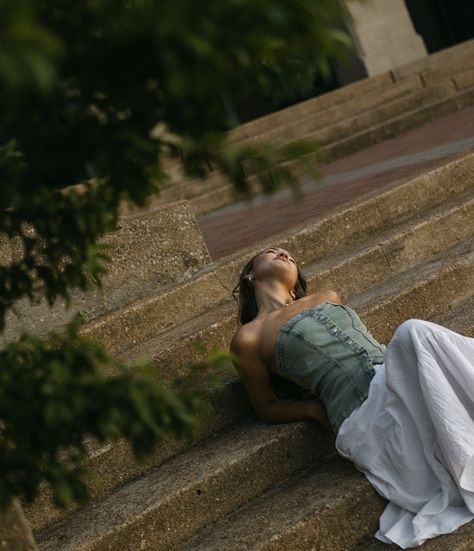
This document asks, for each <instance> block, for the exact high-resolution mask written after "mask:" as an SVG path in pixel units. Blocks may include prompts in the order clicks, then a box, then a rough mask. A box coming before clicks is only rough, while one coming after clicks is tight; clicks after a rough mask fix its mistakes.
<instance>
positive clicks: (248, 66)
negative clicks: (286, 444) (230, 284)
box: [0, 0, 348, 507]
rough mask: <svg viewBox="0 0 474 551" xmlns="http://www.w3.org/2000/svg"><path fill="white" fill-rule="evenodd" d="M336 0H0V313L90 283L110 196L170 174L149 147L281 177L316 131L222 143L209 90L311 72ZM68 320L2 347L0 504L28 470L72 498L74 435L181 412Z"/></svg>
mask: <svg viewBox="0 0 474 551" xmlns="http://www.w3.org/2000/svg"><path fill="white" fill-rule="evenodd" d="M343 15H344V9H343V7H342V3H340V2H339V1H338V0H317V1H316V0H293V1H292V2H291V3H290V2H287V0H220V1H219V2H195V1H193V0H159V1H158V0H87V1H84V2H64V1H62V0H4V1H3V2H2V3H1V4H0V94H1V97H2V109H1V110H0V214H1V215H0V238H2V239H0V243H2V241H4V240H5V238H6V240H7V243H8V244H9V245H12V252H11V255H10V260H8V261H4V262H3V263H2V264H0V331H3V329H4V323H5V316H6V314H7V312H8V310H9V309H11V308H12V307H13V306H14V304H15V303H16V302H17V301H18V300H20V299H21V298H23V297H28V298H29V300H30V301H31V302H34V301H36V300H38V299H39V298H40V297H46V298H47V300H48V302H49V304H51V305H53V304H54V303H55V302H56V301H57V300H58V299H59V298H63V299H65V300H66V303H68V302H69V300H70V296H71V290H72V289H74V288H80V289H84V290H86V289H88V288H90V286H91V285H94V284H100V278H101V275H102V274H103V273H104V272H105V270H106V263H107V255H106V250H105V248H104V246H101V245H99V244H98V238H99V237H100V236H102V235H104V234H105V233H106V232H110V231H113V230H114V229H115V228H116V224H117V209H118V206H119V204H120V202H121V201H122V200H123V199H129V200H131V201H132V202H134V203H135V204H137V205H142V204H143V203H144V201H145V199H146V198H147V197H148V196H149V195H150V194H152V193H154V192H156V191H158V190H159V189H161V188H162V187H163V186H164V185H168V184H169V181H168V177H167V173H166V171H165V158H166V159H170V158H178V159H181V160H182V161H183V163H184V168H185V171H186V172H187V174H189V175H191V176H196V177H200V178H204V177H206V175H207V174H208V173H209V171H210V170H213V169H218V170H220V171H221V172H222V173H223V174H224V175H226V176H227V177H228V178H229V180H230V181H231V182H233V184H234V185H235V187H236V189H238V190H239V191H240V192H242V193H248V192H249V183H248V182H249V175H252V174H256V175H257V177H258V179H259V180H260V182H261V184H262V186H263V189H264V190H267V191H268V190H272V189H275V188H276V187H278V186H279V185H281V184H282V183H283V182H284V181H286V180H289V181H290V183H291V173H290V171H289V169H288V162H289V161H294V160H295V159H296V160H298V159H299V160H300V161H301V162H303V163H306V167H307V168H308V170H310V169H312V165H311V163H310V162H309V161H308V158H309V156H310V154H311V153H314V152H315V151H316V150H317V147H316V145H315V144H310V143H300V142H298V143H293V144H288V145H286V146H284V147H280V148H277V147H273V146H271V145H269V144H263V143H260V144H258V145H252V146H251V145H249V144H243V145H242V144H233V145H232V146H227V145H226V143H225V133H226V131H227V130H229V129H230V128H232V127H233V126H234V125H235V124H236V122H237V121H236V120H235V119H233V118H232V116H231V115H229V113H228V110H226V109H225V106H224V104H225V98H226V97H230V96H231V95H232V94H233V95H235V94H237V95H239V97H243V98H245V97H250V96H252V95H254V94H255V93H256V92H258V94H261V96H259V97H260V98H263V99H264V98H268V97H271V95H272V93H273V92H274V90H273V88H274V82H275V81H274V75H275V74H278V75H279V77H280V78H281V79H282V80H283V81H288V82H290V81H291V80H293V81H295V82H296V81H297V80H298V79H301V78H302V76H301V75H302V73H301V71H302V67H303V66H308V67H311V70H312V71H313V70H317V71H319V72H321V73H322V74H323V73H324V72H325V71H327V70H328V63H329V61H328V60H329V58H330V57H332V56H335V55H338V53H340V52H341V51H342V49H343V47H344V46H345V45H346V44H347V42H348V40H347V37H346V36H345V35H343V34H341V33H340V32H339V31H337V30H334V29H332V27H331V25H330V23H331V22H333V21H335V20H337V19H340V18H341V17H343ZM262 67H264V68H265V70H262ZM79 182H82V186H81V187H80V188H79V187H78V186H72V185H73V184H77V183H79ZM65 186H72V187H65ZM0 246H2V245H0ZM78 323H79V322H77V321H76V322H74V323H73V324H72V325H70V326H69V328H68V329H67V332H66V333H65V335H58V334H53V335H51V336H50V337H49V338H47V339H43V340H41V339H37V338H35V337H33V336H28V335H23V336H22V337H21V338H20V340H19V341H18V342H17V343H12V344H10V345H8V346H7V347H6V348H5V349H4V350H3V351H2V352H0V507H1V506H4V505H5V504H6V503H7V502H8V500H9V498H10V497H11V496H12V495H25V496H26V497H28V498H30V497H32V496H33V495H34V493H35V491H36V488H37V486H38V484H39V482H40V481H42V480H44V481H47V482H48V483H50V484H51V486H52V488H53V493H54V496H55V500H56V503H57V504H59V505H62V504H65V503H66V502H67V501H68V500H69V499H71V498H72V499H76V500H79V501H82V500H84V499H85V497H86V496H87V490H86V485H85V483H84V480H83V476H84V471H83V464H84V463H83V462H84V458H85V454H86V451H85V448H84V444H83V436H84V435H87V434H89V435H92V436H94V437H95V438H98V439H99V440H100V441H106V440H114V439H117V438H119V437H126V438H127V439H129V440H130V442H131V443H132V446H133V448H134V450H135V452H136V454H137V456H139V457H141V456H142V455H143V454H145V453H147V452H148V451H149V450H150V449H151V447H152V446H153V445H154V443H156V442H158V441H159V440H160V438H161V437H162V436H163V434H165V433H172V434H178V435H179V434H184V433H186V432H187V431H188V429H191V428H192V426H194V422H195V421H194V413H195V412H196V411H197V410H198V409H199V408H198V403H199V400H197V398H196V395H195V394H194V393H193V390H192V389H191V388H188V387H186V385H184V386H181V387H180V386H179V385H178V386H176V387H174V388H172V389H169V390H166V389H165V388H163V387H160V386H159V385H158V384H157V383H154V382H153V381H152V380H151V379H150V377H149V376H147V375H146V374H145V373H144V372H143V371H142V370H140V369H139V368H138V367H137V366H135V367H132V368H126V367H124V366H122V367H120V369H119V371H120V374H119V375H118V376H116V377H112V378H108V377H105V375H103V374H102V372H103V368H104V366H105V365H106V364H108V363H110V362H112V360H111V358H110V357H109V355H108V354H107V353H106V352H105V351H104V350H103V349H102V347H101V346H100V345H98V344H97V343H94V342H93V341H89V340H87V339H84V338H83V337H81V336H79V333H78V331H79V325H78ZM214 360H215V361H216V362H217V363H219V362H220V361H221V360H222V358H220V359H219V358H218V356H215V357H214ZM214 360H213V359H212V358H211V360H210V361H211V363H212V362H213V361H214ZM201 367H202V366H201Z"/></svg>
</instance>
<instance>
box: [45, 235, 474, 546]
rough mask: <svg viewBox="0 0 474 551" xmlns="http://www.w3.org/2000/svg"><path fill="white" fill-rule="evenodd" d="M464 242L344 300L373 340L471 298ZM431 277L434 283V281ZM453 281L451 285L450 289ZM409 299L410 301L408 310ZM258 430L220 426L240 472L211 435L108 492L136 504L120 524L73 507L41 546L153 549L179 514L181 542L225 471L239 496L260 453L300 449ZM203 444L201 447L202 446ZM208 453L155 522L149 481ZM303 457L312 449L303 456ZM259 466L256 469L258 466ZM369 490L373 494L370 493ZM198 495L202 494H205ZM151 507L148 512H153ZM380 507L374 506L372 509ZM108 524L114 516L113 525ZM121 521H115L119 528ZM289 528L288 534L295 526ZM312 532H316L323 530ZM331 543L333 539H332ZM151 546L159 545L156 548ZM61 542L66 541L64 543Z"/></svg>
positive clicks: (202, 520) (221, 499) (119, 507)
mask: <svg viewBox="0 0 474 551" xmlns="http://www.w3.org/2000/svg"><path fill="white" fill-rule="evenodd" d="M469 245H471V248H472V243H463V244H461V245H460V246H458V247H456V248H455V249H452V250H450V251H448V253H444V254H443V255H441V256H440V257H439V258H438V259H435V260H434V261H432V262H430V263H428V264H427V265H425V266H422V268H421V269H420V267H419V266H417V267H416V268H414V269H412V270H411V271H409V272H407V273H405V274H404V276H403V279H402V280H401V281H400V280H399V278H396V279H395V281H390V280H389V281H388V282H386V283H385V284H384V285H383V286H381V287H380V286H379V287H378V288H376V289H375V290H374V292H373V293H366V294H364V295H363V297H359V298H358V299H357V298H356V300H355V301H352V300H349V301H348V303H349V304H350V305H352V306H355V307H356V308H358V310H359V311H360V312H361V316H362V319H363V320H364V321H365V322H366V324H367V325H368V327H369V329H371V330H372V333H373V334H374V335H375V336H376V338H379V339H380V334H381V332H387V331H389V330H391V331H392V332H393V330H394V329H395V328H396V327H397V325H398V324H399V323H400V322H401V321H403V320H404V319H406V317H407V316H403V313H402V310H403V308H405V309H406V312H407V314H408V317H410V316H413V317H418V318H419V317H424V318H427V317H428V319H429V317H430V316H429V315H428V316H426V315H425V312H426V313H428V314H429V313H430V312H431V313H433V312H435V314H439V313H442V312H444V311H446V310H447V309H448V308H449V306H450V305H451V304H453V303H456V302H459V301H460V300H461V299H464V298H465V297H466V294H468V295H470V297H471V298H470V301H471V302H472V300H473V299H474V295H472V292H473V289H472V285H471V286H470V287H469V286H468V285H466V283H469V282H472V281H474V279H473V278H474V258H472V257H473V256H474V253H471V254H470V256H471V258H470V259H467V256H468V255H467V254H466V248H468V246H469ZM442 257H443V258H442ZM441 260H444V262H443V263H442V262H441ZM467 265H469V266H470V268H469V274H468V276H467V279H466V277H465V275H466V274H463V270H465V269H466V266H467ZM437 274H439V275H437ZM446 276H447V277H448V281H447V280H446ZM450 277H451V278H452V279H451V280H449V278H450ZM436 280H437V281H436ZM433 282H435V286H434V287H433ZM456 285H457V287H456V288H455V286H456ZM441 291H443V292H441ZM435 297H439V298H438V299H437V300H434V299H435ZM380 301H382V303H383V304H384V306H385V307H386V308H384V311H385V312H392V311H395V312H396V315H395V316H392V317H391V318H390V319H388V321H387V323H386V324H384V325H383V326H382V327H381V328H379V314H380V309H379V308H378V305H379V303H380ZM427 305H429V308H427ZM408 306H409V308H408V309H407V307H408ZM385 319H386V318H384V320H385ZM389 324H390V325H391V327H388V325H389ZM448 326H449V325H448ZM295 426H296V425H295ZM286 428H287V429H288V430H290V429H289V426H287V427H286ZM264 429H265V430H263V432H262V433H261V435H260V436H259V435H256V433H253V434H254V436H252V435H250V436H249V432H251V429H247V428H244V429H243V430H242V432H241V436H240V437H238V436H237V433H236V432H232V431H231V432H230V433H227V437H228V438H229V440H228V441H230V442H232V444H231V446H232V449H233V450H234V451H235V450H237V451H238V453H239V455H240V457H242V458H245V461H248V462H249V465H251V467H250V472H249V471H247V470H246V468H242V467H241V466H240V467H237V466H236V465H235V463H234V462H233V460H232V458H231V456H229V454H228V452H227V451H225V449H226V446H225V445H224V444H223V442H224V439H225V438H227V437H224V438H223V440H222V441H220V442H221V444H217V441H216V440H211V441H210V443H209V447H206V446H207V445H206V444H204V445H203V446H201V447H199V448H197V449H194V451H190V452H188V453H187V454H186V455H185V456H184V457H180V458H176V461H177V462H178V463H180V462H181V461H185V463H184V464H185V465H187V467H186V469H185V472H186V473H188V475H187V476H185V475H184V472H183V471H182V470H181V469H176V468H175V467H173V466H170V465H171V464H170V463H167V464H166V465H167V466H165V467H164V469H165V470H161V469H160V473H161V475H158V474H156V475H155V474H152V475H150V476H148V475H147V477H146V478H145V479H143V480H142V481H140V482H137V483H132V485H127V486H126V487H124V488H123V490H120V491H119V492H118V493H115V494H114V496H111V498H110V499H111V500H112V501H107V506H106V507H105V510H107V509H112V508H113V509H114V511H125V510H126V511H128V512H129V513H130V511H131V509H134V511H135V512H134V513H132V514H128V513H127V515H126V518H127V525H126V527H125V526H124V525H123V524H121V519H122V518H123V519H124V518H125V515H124V517H122V516H119V518H118V520H117V518H116V517H114V518H115V520H114V519H112V518H110V517H107V518H104V520H103V523H102V521H101V522H99V523H96V518H97V517H98V510H97V509H96V508H93V509H89V510H88V511H85V510H84V511H83V512H82V514H80V515H79V516H78V517H75V519H76V520H74V523H75V522H80V523H82V524H77V525H73V526H74V529H72V528H71V525H70V524H69V523H68V524H66V526H64V527H57V528H56V529H53V530H52V532H48V537H50V536H51V537H52V538H54V539H52V540H48V545H50V542H56V543H57V541H58V539H57V538H59V537H61V534H63V537H64V541H65V542H66V541H69V540H70V538H73V536H72V534H73V533H80V534H83V536H80V537H86V536H87V537H88V538H90V539H88V540H87V541H88V542H89V543H88V544H87V545H88V547H87V548H88V549H101V550H102V549H115V548H120V549H133V542H134V541H137V538H138V537H140V538H144V539H142V540H140V541H141V543H143V548H144V549H147V548H150V549H155V548H156V547H153V545H155V546H156V545H157V544H156V541H158V540H159V541H161V536H160V535H161V534H162V529H163V526H165V527H170V528H171V527H172V526H175V527H176V526H177V525H178V524H179V519H181V527H180V529H179V531H178V532H176V536H177V540H173V541H180V540H181V537H182V534H187V533H188V531H191V530H192V529H194V528H195V527H196V526H204V525H206V524H207V523H208V522H209V518H210V517H209V515H212V514H213V513H211V512H209V511H208V508H209V507H210V503H212V502H213V503H217V504H219V505H218V507H215V506H214V507H213V511H214V512H219V511H220V512H221V513H222V512H223V511H225V510H226V507H227V505H226V504H227V503H229V500H230V502H232V503H234V500H235V499H237V498H236V497H235V491H229V486H228V484H231V485H233V484H234V480H235V478H234V476H233V475H232V472H233V471H232V469H234V468H237V472H238V473H239V474H238V475H235V476H237V482H236V484H237V487H238V488H239V491H238V497H239V498H242V499H243V500H244V501H245V499H244V496H245V495H247V496H248V495H249V494H245V491H244V490H243V488H248V485H247V484H248V483H249V482H250V485H251V487H253V486H254V484H257V483H256V482H252V477H253V476H256V477H257V479H258V480H260V478H261V477H265V476H267V475H268V470H269V468H270V467H269V466H268V464H267V461H268V460H267V459H265V457H270V458H271V465H272V467H271V469H272V472H273V473H275V472H277V471H278V469H280V468H282V466H281V462H283V463H285V461H288V459H284V454H285V453H287V452H285V451H284V450H292V451H291V452H290V454H291V457H292V458H293V452H294V454H295V455H296V456H299V454H301V455H304V453H303V452H302V451H298V450H299V448H298V447H297V446H295V444H294V441H293V440H292V438H293V437H289V436H288V434H289V433H285V435H284V436H283V434H284V432H283V429H282V432H280V436H281V440H279V442H278V444H277V448H278V450H279V452H277V451H276V450H273V451H272V448H268V450H269V451H268V456H265V455H264V456H263V458H262V455H261V454H262V453H263V448H262V447H261V446H266V445H267V442H268V441H267V440H266V438H267V437H270V438H272V434H274V433H272V430H273V427H264ZM295 430H296V429H295ZM267 432H268V434H267ZM291 434H293V435H294V434H295V433H293V432H292V433H291ZM248 438H250V439H251V440H252V439H253V440H254V441H255V442H258V446H257V448H255V447H252V445H249V440H248ZM287 438H290V443H285V442H286V439H287ZM305 438H306V437H305ZM243 441H245V442H246V443H244V442H243ZM313 443H314V436H310V439H309V441H308V442H307V445H309V446H310V448H311V446H312V445H313ZM304 445H305V444H304V443H303V446H304ZM320 445H321V444H318V449H319V447H320ZM206 450H208V451H207V452H206ZM211 450H212V451H211ZM215 450H218V455H214V451H215ZM252 450H253V451H252ZM280 452H281V453H283V456H280V455H278V453H280ZM221 453H222V455H221ZM193 454H194V455H193ZM209 454H211V456H212V458H213V459H212V460H213V461H215V460H217V461H218V463H219V465H221V466H220V467H218V468H217V467H216V468H215V469H213V468H211V469H210V470H211V471H212V472H213V475H212V476H210V477H207V476H204V477H202V475H199V476H201V481H200V482H199V483H198V489H199V490H201V493H200V494H199V493H198V492H197V489H196V486H195V485H193V484H191V486H190V489H189V490H185V484H184V485H183V484H181V482H180V483H179V484H178V488H179V489H176V490H175V492H174V493H173V492H172V491H169V488H168V490H167V491H165V492H164V494H165V495H166V504H167V505H166V507H171V505H169V504H170V502H174V503H175V504H176V506H175V507H171V508H166V509H165V510H166V511H167V513H166V516H165V518H166V522H165V520H162V523H159V524H156V518H157V515H158V517H159V518H160V519H162V518H163V517H161V514H159V513H157V510H158V509H159V508H161V507H162V506H164V505H162V504H161V505H160V504H158V503H156V502H155V503H156V506H153V507H152V505H151V502H150V501H149V500H150V499H151V496H153V499H157V496H158V497H159V496H160V495H163V493H160V491H159V490H158V489H157V487H156V486H155V484H158V485H159V486H158V488H162V487H163V484H166V482H165V481H166V480H169V476H168V475H166V473H167V472H168V471H167V470H166V469H168V468H169V469H171V471H170V476H171V472H176V473H177V475H178V478H179V479H180V480H184V481H186V480H188V479H189V476H194V475H195V473H199V472H202V471H201V469H202V468H203V465H204V463H205V461H204V459H203V458H204V457H206V458H209V457H210V456H209ZM310 456H311V453H310V455H309V457H310ZM192 457H194V459H191V458H192ZM189 462H191V463H189ZM191 465H193V466H191ZM240 465H242V464H240ZM260 469H262V470H261V471H260ZM275 469H276V470H275ZM157 473H158V471H157ZM191 473H192V474H191ZM264 473H267V474H264ZM165 475H166V476H165ZM359 476H361V475H359ZM216 477H217V478H216ZM173 480H176V479H173ZM229 481H230V482H229ZM244 481H245V482H244ZM274 482H275V479H274ZM137 484H138V485H137ZM232 487H233V486H232ZM192 488H194V489H195V491H196V493H197V494H198V495H200V496H202V495H205V496H206V499H207V501H206V502H205V505H206V506H205V507H204V510H205V512H204V513H203V512H202V511H200V509H199V507H198V503H196V501H193V503H194V505H192V504H189V502H188V501H185V504H183V502H182V501H180V500H181V499H185V500H187V496H192V495H193V491H192ZM359 488H360V487H359ZM137 492H138V493H137ZM336 494H337V495H339V494H338V493H337V492H335V493H334V496H335V495H336ZM119 495H120V496H121V498H120V500H119V501H118V502H115V501H113V500H115V499H119V498H118V497H117V496H119ZM132 495H133V496H135V499H134V500H131V496H132ZM371 495H373V492H372V494H371ZM147 496H148V497H147ZM195 499H197V498H195ZM202 499H203V500H204V498H202ZM285 499H286V498H285ZM173 500H178V501H173ZM132 501H133V503H132ZM244 501H243V502H244ZM112 503H116V505H115V506H112ZM160 503H161V502H160ZM359 505H360V507H361V509H363V508H365V507H368V508H369V509H371V508H373V507H374V502H373V497H370V495H368V496H367V501H365V502H364V503H360V504H359ZM101 507H102V506H101ZM142 507H144V512H143V513H142V512H140V511H142ZM188 507H189V508H188ZM196 507H197V509H196ZM229 507H230V505H229ZM136 508H138V509H136ZM329 508H330V510H331V511H332V512H331V514H332V515H334V519H337V518H339V521H340V522H342V523H344V522H345V520H344V519H347V515H346V514H345V513H343V512H341V511H338V510H337V509H334V508H333V506H332V505H331V507H329ZM290 510H292V509H290ZM151 511H153V513H152V512H151ZM379 512H380V511H379ZM379 512H376V514H377V516H378V514H379ZM183 514H184V516H183ZM267 514H269V513H268V509H267V507H264V509H263V511H261V513H260V517H259V518H260V519H262V516H265V517H266V515H267ZM103 515H104V517H106V515H107V514H106V513H105V511H104V513H103ZM183 518H185V519H192V520H186V523H185V525H183V520H182V519H183ZM269 518H271V514H269ZM77 519H79V520H77ZM292 520H294V518H292ZM110 523H113V527H112V525H111V524H110ZM163 523H164V524H163ZM170 523H171V524H170ZM132 525H133V528H132ZM78 526H83V529H78V528H77V527H78ZM120 526H121V527H122V528H120ZM192 527H194V528H192ZM294 528H296V530H297V533H296V535H295V536H294V537H297V538H300V537H306V536H305V534H306V535H308V534H307V533H306V532H304V533H303V534H302V535H301V534H300V535H298V530H299V529H300V526H299V524H295V527H294ZM64 530H67V531H70V530H72V531H70V532H68V533H69V534H70V536H65V535H64ZM176 530H178V529H177V528H171V529H170V530H169V531H168V530H166V531H165V533H166V534H169V537H170V538H171V537H172V533H173V532H174V531H176ZM131 532H132V533H133V534H135V539H132V540H131V539H129V538H130V533H131ZM213 532H214V530H213ZM292 533H293V534H294V532H292ZM370 533H373V531H372V529H370ZM99 534H100V535H99ZM153 534H154V535H153ZM310 534H312V536H311V537H314V535H315V534H314V532H313V531H310ZM319 535H320V536H321V535H324V534H319ZM253 536H255V534H253ZM346 536H347V534H346ZM78 537H79V536H77V538H78ZM109 537H110V538H111V539H110V540H109V539H108V538H109ZM308 537H309V536H308ZM350 537H352V538H355V537H360V526H355V527H354V532H353V533H352V532H351V534H350ZM77 538H75V542H76V543H77V541H78V540H77ZM104 538H105V539H106V540H107V541H108V542H112V543H110V544H105V543H104ZM147 538H148V539H147ZM153 538H154V539H153ZM165 540H166V541H165V543H163V545H164V547H163V548H164V549H167V548H168V547H166V545H168V543H169V540H168V539H167V538H165ZM45 541H46V540H45ZM282 541H284V542H285V544H284V545H287V542H288V540H285V539H283V540H282ZM295 541H300V540H295ZM301 541H305V540H301ZM344 541H347V540H344ZM131 542H132V543H131ZM324 542H325V544H326V543H328V545H329V542H330V538H329V540H327V541H326V539H325V540H324ZM332 544H334V542H333V543H332ZM45 545H46V543H45ZM51 545H52V544H51ZM84 545H85V544H84ZM148 545H150V547H148ZM302 545H303V544H302ZM158 548H160V549H161V547H158ZM210 548H213V547H210ZM323 548H326V547H323ZM327 548H328V549H337V548H338V547H337V546H335V547H333V548H331V547H327ZM41 549H43V546H42V547H41ZM44 549H48V550H49V549H54V546H53V547H47V546H45V547H44ZM65 549H69V548H68V547H65ZM70 549H74V547H71V548H70ZM276 549H304V547H294V548H293V547H286V548H285V547H284V546H282V547H276ZM342 549H344V548H342Z"/></svg>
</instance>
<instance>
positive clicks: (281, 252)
mask: <svg viewBox="0 0 474 551" xmlns="http://www.w3.org/2000/svg"><path fill="white" fill-rule="evenodd" d="M278 256H284V257H285V258H286V259H288V253H287V252H286V251H280V252H279V253H278Z"/></svg>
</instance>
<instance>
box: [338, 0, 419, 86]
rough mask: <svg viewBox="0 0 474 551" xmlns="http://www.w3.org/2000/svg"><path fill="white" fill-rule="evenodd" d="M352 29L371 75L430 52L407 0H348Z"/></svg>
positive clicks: (363, 60) (360, 53)
mask: <svg viewBox="0 0 474 551" xmlns="http://www.w3.org/2000/svg"><path fill="white" fill-rule="evenodd" d="M346 5H347V8H348V10H349V13H350V14H351V16H352V18H353V21H352V24H351V26H350V32H351V35H352V38H353V41H354V45H355V47H356V49H357V51H358V54H359V57H360V59H361V60H362V62H363V64H364V65H365V68H366V70H367V74H368V76H369V77H370V76H375V75H379V74H381V73H384V72H387V71H390V70H392V69H396V68H397V67H399V66H400V65H403V64H405V63H410V62H411V61H414V60H416V59H419V58H420V57H424V56H426V55H427V50H426V47H425V44H424V42H423V39H422V38H421V37H420V36H419V35H418V34H417V33H416V31H415V28H414V26H413V24H412V21H411V18H410V14H409V13H408V10H407V7H406V5H405V2H404V0H362V1H361V0H346Z"/></svg>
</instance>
